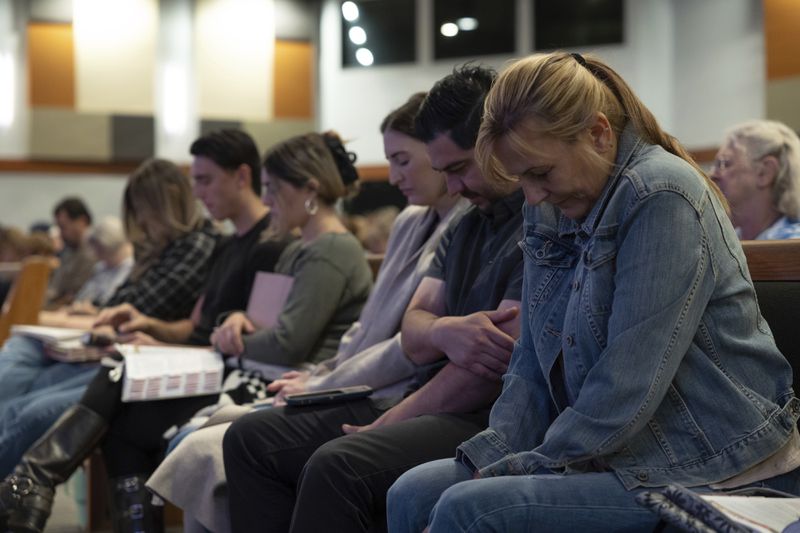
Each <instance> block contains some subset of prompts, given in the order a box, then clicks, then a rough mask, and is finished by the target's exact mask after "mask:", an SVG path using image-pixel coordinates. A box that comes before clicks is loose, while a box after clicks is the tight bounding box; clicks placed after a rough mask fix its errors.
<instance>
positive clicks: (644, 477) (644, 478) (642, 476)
mask: <svg viewBox="0 0 800 533" xmlns="http://www.w3.org/2000/svg"><path fill="white" fill-rule="evenodd" d="M636 479H638V480H639V481H647V480H648V479H650V476H649V475H647V472H636Z"/></svg>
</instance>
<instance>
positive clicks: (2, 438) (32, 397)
mask: <svg viewBox="0 0 800 533" xmlns="http://www.w3.org/2000/svg"><path fill="white" fill-rule="evenodd" d="M97 368H98V365H97V364H94V363H92V364H71V363H70V364H68V363H59V362H57V361H54V360H52V359H50V358H49V357H47V355H45V353H44V350H43V349H42V345H41V343H40V342H38V341H36V340H33V339H29V338H26V337H18V336H15V337H11V338H10V339H9V340H8V341H7V342H6V344H5V346H4V347H3V350H2V351H0V476H2V477H5V476H6V475H8V474H9V473H10V472H11V470H12V469H13V468H14V466H15V465H16V464H17V463H18V462H19V460H20V459H21V458H22V454H23V453H25V451H26V450H27V449H28V448H29V447H30V446H31V444H33V443H34V442H36V440H37V439H38V438H39V437H40V436H41V435H42V434H43V433H44V432H45V431H47V429H48V428H49V427H50V426H51V425H53V423H54V422H55V421H56V420H57V419H58V417H59V416H61V414H62V413H63V412H64V411H66V409H67V408H68V407H70V406H71V405H73V404H75V403H77V402H78V400H80V398H81V395H82V394H83V391H84V390H85V388H86V385H87V384H88V383H89V381H91V379H92V377H93V376H94V375H95V374H96V373H97Z"/></svg>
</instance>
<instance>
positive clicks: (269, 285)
mask: <svg viewBox="0 0 800 533" xmlns="http://www.w3.org/2000/svg"><path fill="white" fill-rule="evenodd" d="M293 284H294V278H292V277H291V276H287V275H285V274H275V273H273V272H258V273H256V277H255V280H253V288H252V289H250V300H249V301H248V303H247V316H249V317H250V319H251V320H252V321H253V323H255V325H256V326H258V327H260V328H272V327H274V326H275V324H277V322H278V315H280V314H281V311H282V310H283V306H284V305H285V304H286V299H287V298H288V297H289V293H290V292H291V290H292V285H293Z"/></svg>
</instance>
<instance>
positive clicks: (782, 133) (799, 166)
mask: <svg viewBox="0 0 800 533" xmlns="http://www.w3.org/2000/svg"><path fill="white" fill-rule="evenodd" d="M725 139H726V143H728V142H730V143H733V144H735V145H736V146H738V147H740V149H742V150H743V151H744V153H745V155H746V156H747V157H748V158H750V159H752V160H754V161H755V160H758V159H761V158H762V157H766V156H768V155H771V156H774V157H775V158H776V159H777V160H778V172H777V174H776V175H775V181H774V183H773V184H772V202H773V203H774V204H775V207H776V208H777V209H778V211H780V212H781V213H783V214H784V215H786V216H787V217H789V218H793V219H797V218H800V138H798V137H797V134H796V133H795V132H794V131H792V130H791V129H790V128H789V127H788V126H786V124H783V123H782V122H778V121H775V120H751V121H748V122H744V123H742V124H739V125H738V126H735V127H733V128H732V129H731V130H729V131H728V132H727V134H726V136H725Z"/></svg>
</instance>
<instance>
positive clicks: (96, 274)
mask: <svg viewBox="0 0 800 533" xmlns="http://www.w3.org/2000/svg"><path fill="white" fill-rule="evenodd" d="M88 242H89V246H90V247H91V248H92V251H93V252H94V255H95V257H96V258H97V259H98V262H97V264H96V265H95V266H94V271H93V272H92V277H90V278H89V281H87V282H86V283H84V285H83V287H81V290H80V291H78V294H76V295H75V302H74V303H73V304H72V311H77V312H87V313H94V312H95V311H96V310H97V307H102V306H103V305H105V304H106V302H108V300H109V299H110V298H111V296H113V295H114V292H115V291H116V290H117V287H119V286H120V285H122V283H123V282H124V281H125V280H126V279H128V276H129V274H130V272H131V268H133V246H132V245H131V243H130V242H129V241H128V238H127V237H126V236H125V229H124V228H123V227H122V221H121V220H120V219H119V218H117V217H113V216H108V217H105V218H103V219H102V220H101V221H100V222H99V223H97V224H95V225H94V226H93V227H92V229H91V230H90V231H89V239H88Z"/></svg>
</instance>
